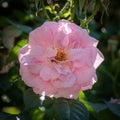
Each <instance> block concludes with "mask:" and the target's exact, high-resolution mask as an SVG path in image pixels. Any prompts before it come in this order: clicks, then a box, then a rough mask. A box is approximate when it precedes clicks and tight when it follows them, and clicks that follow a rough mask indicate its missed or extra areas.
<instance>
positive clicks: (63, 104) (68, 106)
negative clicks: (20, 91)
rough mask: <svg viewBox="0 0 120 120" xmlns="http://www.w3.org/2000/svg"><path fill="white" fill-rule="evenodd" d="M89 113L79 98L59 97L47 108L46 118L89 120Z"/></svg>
mask: <svg viewBox="0 0 120 120" xmlns="http://www.w3.org/2000/svg"><path fill="white" fill-rule="evenodd" d="M88 118H89V113H88V111H87V109H86V107H85V106H84V104H83V103H81V102H79V101H78V100H73V99H64V98H58V99H55V100H54V102H53V106H52V107H51V108H50V109H48V110H47V112H46V114H45V117H44V120H46V119H49V120H52V119H55V120H88Z"/></svg>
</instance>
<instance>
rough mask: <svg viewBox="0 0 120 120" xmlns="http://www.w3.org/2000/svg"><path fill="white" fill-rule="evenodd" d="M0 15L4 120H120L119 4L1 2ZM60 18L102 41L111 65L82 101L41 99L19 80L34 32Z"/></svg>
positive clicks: (0, 113) (101, 0)
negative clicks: (20, 58) (24, 50)
mask: <svg viewBox="0 0 120 120" xmlns="http://www.w3.org/2000/svg"><path fill="white" fill-rule="evenodd" d="M0 14H1V15H0V96H1V97H0V120H16V119H17V120H19V119H20V120H53V119H54V120H88V119H89V120H118V119H119V118H120V80H119V77H120V31H119V26H120V23H119V20H120V19H119V1H117V0H111V1H109V0H26V1H25V0H1V1H0ZM113 18H114V19H113ZM60 19H67V20H69V21H71V22H74V23H76V24H77V25H79V26H81V27H82V28H85V29H87V30H88V32H89V34H90V35H91V36H93V37H95V38H97V39H99V46H98V47H99V49H100V50H101V51H102V53H103V54H104V56H105V61H104V63H103V64H102V65H101V66H100V67H99V68H98V70H97V76H98V81H97V83H96V84H95V85H94V87H93V88H92V89H91V90H87V91H85V92H82V91H80V94H79V96H78V99H77V100H73V99H70V100H69V99H64V98H49V97H45V100H44V101H40V96H39V95H36V94H34V93H33V91H32V90H31V89H30V88H28V87H27V86H26V85H25V84H24V83H23V81H22V80H21V77H20V76H19V63H18V60H17V58H18V51H19V49H20V48H21V47H22V46H24V45H25V44H26V43H27V40H28V34H29V32H30V31H31V30H33V29H34V28H36V27H37V26H40V25H41V24H42V23H44V22H45V21H46V20H51V21H58V20H60ZM9 26H10V27H9ZM11 26H12V27H11ZM8 28H11V29H8ZM10 46H11V47H10ZM111 98H114V99H111Z"/></svg>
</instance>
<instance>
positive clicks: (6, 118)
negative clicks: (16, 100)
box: [0, 112, 16, 120]
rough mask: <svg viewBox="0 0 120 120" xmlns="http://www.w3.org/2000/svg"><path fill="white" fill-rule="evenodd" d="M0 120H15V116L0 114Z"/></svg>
mask: <svg viewBox="0 0 120 120" xmlns="http://www.w3.org/2000/svg"><path fill="white" fill-rule="evenodd" d="M0 120H16V115H11V114H7V113H3V112H1V113H0Z"/></svg>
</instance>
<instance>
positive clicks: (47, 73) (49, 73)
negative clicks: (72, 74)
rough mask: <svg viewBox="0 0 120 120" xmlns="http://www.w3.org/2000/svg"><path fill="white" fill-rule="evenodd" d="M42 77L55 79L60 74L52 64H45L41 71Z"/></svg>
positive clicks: (46, 79)
mask: <svg viewBox="0 0 120 120" xmlns="http://www.w3.org/2000/svg"><path fill="white" fill-rule="evenodd" d="M40 77H41V78H42V79H43V80H45V81H48V80H54V79H56V78H57V77H59V74H58V73H57V72H56V71H55V70H54V69H53V68H52V67H50V66H47V65H43V67H42V69H41V71H40Z"/></svg>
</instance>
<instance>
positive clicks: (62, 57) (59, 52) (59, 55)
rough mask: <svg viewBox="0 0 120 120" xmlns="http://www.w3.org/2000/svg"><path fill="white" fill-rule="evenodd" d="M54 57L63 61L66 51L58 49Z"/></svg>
mask: <svg viewBox="0 0 120 120" xmlns="http://www.w3.org/2000/svg"><path fill="white" fill-rule="evenodd" d="M55 59H56V60H58V61H64V60H66V59H67V56H66V53H65V52H64V50H58V51H57V55H56V56H55Z"/></svg>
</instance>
